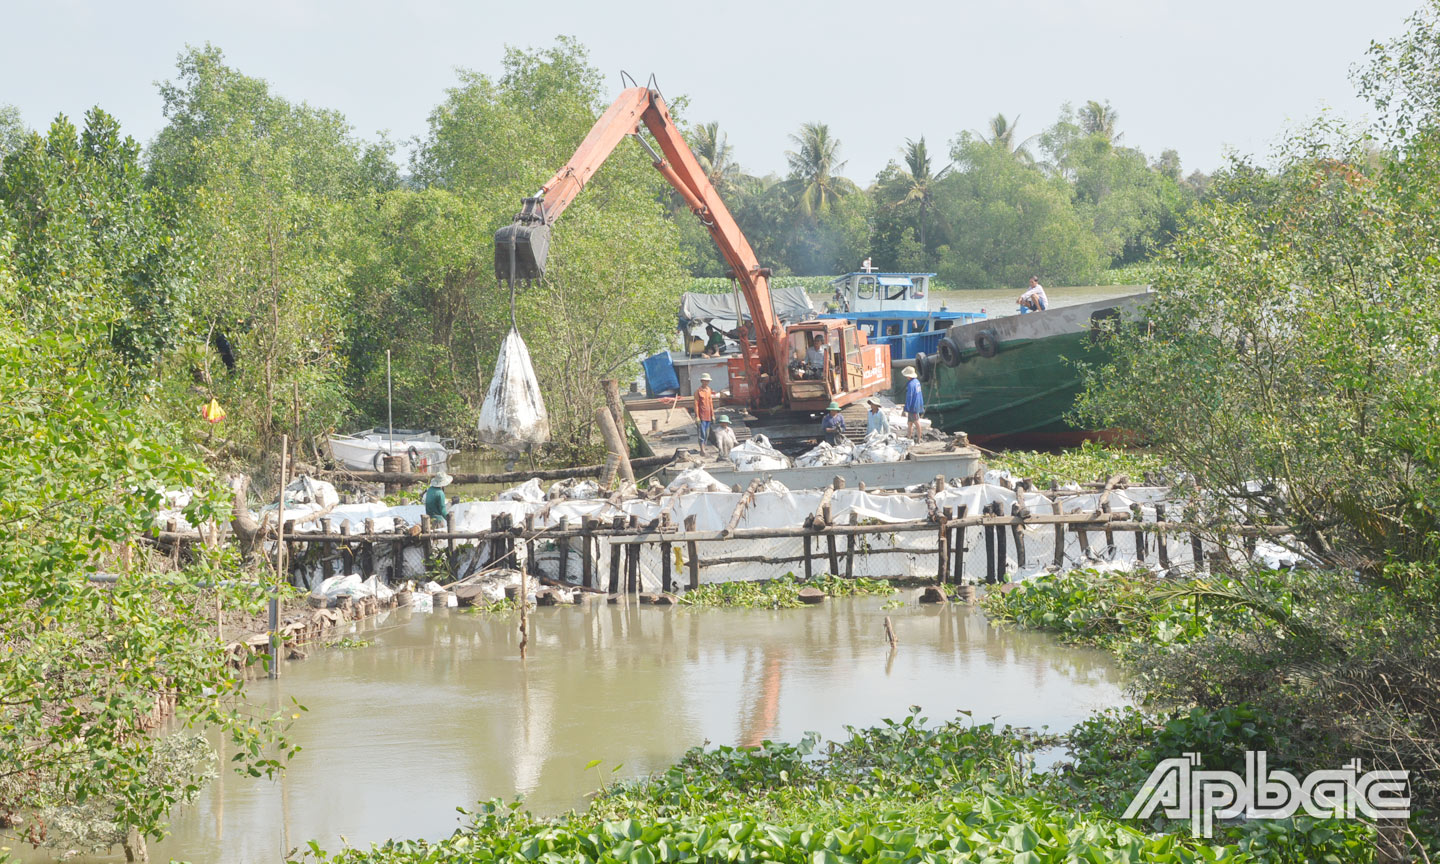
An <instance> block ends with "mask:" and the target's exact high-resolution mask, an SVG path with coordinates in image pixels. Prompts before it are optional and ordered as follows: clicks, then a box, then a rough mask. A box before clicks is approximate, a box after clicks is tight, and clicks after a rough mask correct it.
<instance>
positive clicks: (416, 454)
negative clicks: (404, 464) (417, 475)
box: [405, 445, 423, 471]
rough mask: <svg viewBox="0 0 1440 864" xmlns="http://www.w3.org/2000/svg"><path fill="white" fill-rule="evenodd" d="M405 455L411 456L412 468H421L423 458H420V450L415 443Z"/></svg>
mask: <svg viewBox="0 0 1440 864" xmlns="http://www.w3.org/2000/svg"><path fill="white" fill-rule="evenodd" d="M405 455H406V456H409V457H410V470H411V471H418V470H420V463H421V462H422V461H423V460H422V459H421V458H420V451H419V450H416V449H415V447H414V445H411V447H410V449H409V450H407V451H406V452H405Z"/></svg>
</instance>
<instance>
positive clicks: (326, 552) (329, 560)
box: [320, 516, 335, 579]
mask: <svg viewBox="0 0 1440 864" xmlns="http://www.w3.org/2000/svg"><path fill="white" fill-rule="evenodd" d="M334 529H335V523H333V522H331V521H330V517H329V516H326V517H324V518H322V519H321V520H320V530H321V531H324V532H325V533H326V534H333V533H334ZM334 556H335V544H334V543H321V544H320V578H321V579H329V578H330V577H331V576H334V575H335V558H334Z"/></svg>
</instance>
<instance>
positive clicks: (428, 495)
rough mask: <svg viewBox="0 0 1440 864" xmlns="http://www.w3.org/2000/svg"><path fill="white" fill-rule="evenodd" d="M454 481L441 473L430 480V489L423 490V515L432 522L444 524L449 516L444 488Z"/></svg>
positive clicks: (448, 504)
mask: <svg viewBox="0 0 1440 864" xmlns="http://www.w3.org/2000/svg"><path fill="white" fill-rule="evenodd" d="M454 480H455V478H454V477H451V476H450V475H449V474H446V473H445V472H443V471H442V472H440V473H439V474H436V475H435V476H434V477H431V478H430V488H429V489H426V490H425V515H426V516H429V517H430V518H431V519H432V520H439V521H441V522H444V521H445V520H446V519H447V518H448V517H449V516H450V500H449V499H448V498H446V497H445V487H446V486H449V485H450V484H451V482H453V481H454Z"/></svg>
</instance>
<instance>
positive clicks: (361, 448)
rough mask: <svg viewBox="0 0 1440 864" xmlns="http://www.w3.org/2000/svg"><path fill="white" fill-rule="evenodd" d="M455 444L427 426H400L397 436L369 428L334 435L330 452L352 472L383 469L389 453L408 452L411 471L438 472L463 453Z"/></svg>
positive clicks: (396, 432) (395, 433) (382, 430)
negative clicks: (416, 427) (409, 427)
mask: <svg viewBox="0 0 1440 864" xmlns="http://www.w3.org/2000/svg"><path fill="white" fill-rule="evenodd" d="M452 443H453V442H452V441H451V439H448V438H441V437H440V436H439V435H436V434H435V433H433V432H427V431H425V430H423V429H396V430H395V431H394V433H393V436H392V433H390V432H389V431H387V430H384V429H366V430H365V431H364V432H356V433H355V434H354V435H331V436H330V454H331V455H332V456H334V457H335V461H336V462H339V463H340V464H342V465H344V466H345V467H346V468H349V469H350V470H352V471H383V470H384V469H385V457H386V456H388V455H390V454H391V453H395V454H397V455H398V454H400V453H404V454H406V455H408V456H409V457H410V470H411V471H413V472H416V473H418V474H436V473H439V472H441V471H444V470H445V467H446V465H447V464H448V463H449V462H450V457H451V456H452V455H454V454H455V453H458V452H460V451H458V450H456V449H454V448H452V447H451V446H450V445H451V444H452Z"/></svg>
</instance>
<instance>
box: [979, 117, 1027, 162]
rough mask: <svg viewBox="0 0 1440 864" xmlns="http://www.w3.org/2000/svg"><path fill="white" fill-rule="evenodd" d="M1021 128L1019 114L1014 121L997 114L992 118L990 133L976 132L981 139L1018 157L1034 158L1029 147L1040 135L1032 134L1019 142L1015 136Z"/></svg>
mask: <svg viewBox="0 0 1440 864" xmlns="http://www.w3.org/2000/svg"><path fill="white" fill-rule="evenodd" d="M1019 128H1020V115H1019V114H1016V115H1015V119H1014V120H1013V121H1011V120H1007V119H1005V115H1004V114H996V115H995V116H994V117H991V118H990V123H989V130H990V134H989V135H986V134H985V133H984V132H976V133H975V134H976V135H977V136H979V138H980V140H981V141H984V142H985V143H987V144H989V145H990V146H991V147H995V148H998V149H1002V150H1004V151H1005V152H1006V153H1013V154H1015V157H1016V158H1018V159H1027V160H1028V159H1030V158H1032V157H1031V155H1030V150H1029V149H1028V148H1029V147H1030V142H1031V141H1034V140H1035V139H1036V138H1038V137H1039V136H1038V135H1031V136H1030V137H1029V138H1025V139H1023V140H1021V141H1018V142H1017V141H1016V140H1015V136H1016V130H1017V129H1019Z"/></svg>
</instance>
